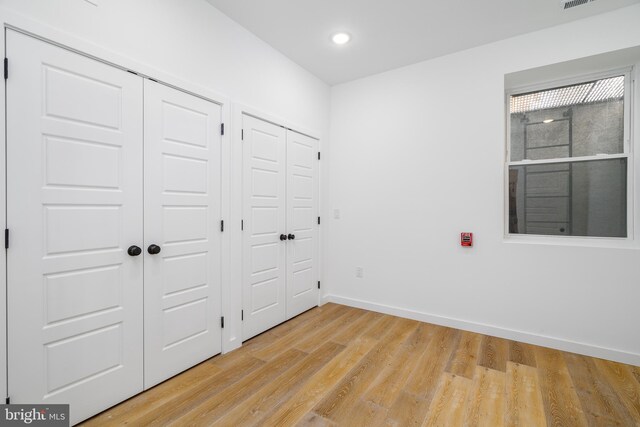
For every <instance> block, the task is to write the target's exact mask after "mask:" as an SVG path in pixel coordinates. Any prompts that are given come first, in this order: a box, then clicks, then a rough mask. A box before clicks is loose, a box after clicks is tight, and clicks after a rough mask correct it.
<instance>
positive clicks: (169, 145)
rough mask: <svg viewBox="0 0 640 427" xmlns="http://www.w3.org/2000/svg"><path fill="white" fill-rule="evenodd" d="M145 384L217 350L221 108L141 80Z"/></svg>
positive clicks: (218, 328) (147, 385)
mask: <svg viewBox="0 0 640 427" xmlns="http://www.w3.org/2000/svg"><path fill="white" fill-rule="evenodd" d="M144 84H145V86H144V91H145V96H144V116H145V118H144V120H145V125H144V132H145V134H144V153H145V154H144V157H145V174H144V175H145V179H144V193H145V196H144V197H145V203H144V207H145V211H144V235H145V247H144V252H145V253H144V256H145V268H144V273H145V276H144V292H145V293H144V299H145V305H144V318H145V323H144V333H145V337H144V340H145V358H144V372H145V388H148V387H151V386H153V385H155V384H157V383H159V382H161V381H163V380H165V379H167V378H169V377H171V376H173V375H175V374H177V373H179V372H181V371H183V370H185V369H187V368H189V367H191V366H193V365H195V364H196V363H199V362H201V361H203V360H205V359H207V358H209V357H211V356H214V355H215V354H217V353H220V350H221V326H220V311H221V303H220V280H221V276H220V256H221V247H220V245H221V236H220V234H221V232H220V219H221V209H220V201H221V192H220V188H221V183H220V176H221V170H220V167H221V164H220V159H221V157H220V156H221V142H222V140H221V138H222V137H221V136H220V123H221V107H220V105H218V104H214V103H212V102H209V101H206V100H204V99H201V98H198V97H196V96H193V95H189V94H187V93H184V92H181V91H178V90H176V89H173V88H170V87H168V86H165V85H162V84H159V83H155V82H153V81H150V80H145V83H144Z"/></svg>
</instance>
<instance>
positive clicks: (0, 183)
mask: <svg viewBox="0 0 640 427" xmlns="http://www.w3.org/2000/svg"><path fill="white" fill-rule="evenodd" d="M1 33H2V36H0V37H2V39H1V40H0V43H2V46H3V47H4V49H3V53H4V56H3V58H5V57H6V53H7V52H6V49H7V45H6V42H5V37H6V30H4V28H3V29H2V31H1ZM3 78H4V76H3ZM5 89H6V85H5V84H4V82H3V84H0V100H1V101H0V129H2V146H1V147H0V223H2V224H3V225H4V226H5V228H6V226H7V215H6V214H7V204H6V203H7V193H6V189H7V183H6V158H5V153H6V147H7V138H6V136H7V132H6V126H5V119H6V111H5V104H6V101H5V100H6V97H5ZM3 246H4V245H3ZM8 369H9V368H8V365H7V257H6V250H5V253H4V254H3V256H0V396H3V397H8V394H7V387H8V384H7V381H8V374H9V372H8Z"/></svg>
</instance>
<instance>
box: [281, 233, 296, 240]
mask: <svg viewBox="0 0 640 427" xmlns="http://www.w3.org/2000/svg"><path fill="white" fill-rule="evenodd" d="M295 238H296V235H295V234H289V235H286V234H281V235H280V240H283V241H284V240H287V239H288V240H294V239H295Z"/></svg>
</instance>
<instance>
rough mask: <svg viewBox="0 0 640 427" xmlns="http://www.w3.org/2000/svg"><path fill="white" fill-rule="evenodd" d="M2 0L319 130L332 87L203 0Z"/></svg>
mask: <svg viewBox="0 0 640 427" xmlns="http://www.w3.org/2000/svg"><path fill="white" fill-rule="evenodd" d="M92 1H93V2H95V3H97V4H98V6H93V5H92V4H90V3H89V2H87V1H86V0H28V1H24V0H0V6H4V7H5V8H7V9H9V10H12V11H15V12H18V13H20V14H23V15H25V16H27V17H29V18H31V19H34V20H38V21H41V22H43V23H45V24H47V25H50V26H52V27H54V28H57V29H61V30H62V31H64V32H66V33H69V34H71V35H73V36H76V37H79V38H81V39H84V40H87V41H90V42H93V43H95V44H96V45H99V46H100V47H102V48H106V49H109V50H112V51H114V52H117V53H118V54H119V55H122V56H127V57H130V58H132V59H134V60H135V61H137V62H140V63H144V64H147V65H149V66H151V67H154V68H157V69H159V70H162V71H164V72H166V73H169V74H172V75H175V76H177V77H179V78H181V79H182V80H185V81H190V82H193V83H195V84H198V85H201V86H204V87H206V88H209V89H211V90H214V91H216V92H218V93H221V94H223V95H226V96H227V97H229V98H231V99H232V100H233V101H234V102H239V103H243V104H248V105H251V106H252V107H255V108H257V109H259V110H264V111H265V112H266V113H269V114H272V115H274V116H278V117H282V118H284V119H286V120H289V121H291V122H294V123H299V124H300V125H301V126H305V127H308V128H311V129H314V130H316V131H319V132H324V131H326V130H327V129H328V114H329V87H328V86H327V85H326V84H325V83H323V82H322V81H320V80H319V79H318V78H316V77H314V76H313V75H311V74H310V73H309V72H307V71H306V70H304V69H302V68H301V67H300V66H298V65H296V64H295V63H293V62H292V61H290V60H289V59H287V58H286V57H285V56H284V55H282V54H280V53H279V52H277V51H276V50H275V49H273V48H272V47H270V46H269V45H267V44H266V43H264V42H263V41H261V40H260V39H258V38H257V37H255V36H254V35H253V34H251V33H250V32H249V31H247V30H246V29H244V28H243V27H241V26H239V25H238V24H236V23H235V22H234V21H232V20H231V19H230V18H228V17H227V16H226V15H224V14H222V13H221V12H220V11H218V10H217V9H215V8H214V7H212V6H211V5H210V4H209V3H207V2H206V1H205V0H135V1H131V0H92Z"/></svg>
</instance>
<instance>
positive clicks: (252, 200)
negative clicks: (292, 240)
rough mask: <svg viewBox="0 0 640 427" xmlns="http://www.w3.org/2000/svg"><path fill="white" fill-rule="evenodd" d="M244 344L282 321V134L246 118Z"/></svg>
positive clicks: (283, 132) (283, 133)
mask: <svg viewBox="0 0 640 427" xmlns="http://www.w3.org/2000/svg"><path fill="white" fill-rule="evenodd" d="M242 125H243V142H242V150H243V183H242V186H243V218H244V230H243V234H242V236H243V254H242V260H243V267H242V268H243V308H244V321H243V334H242V338H243V340H246V339H249V338H251V337H252V336H254V335H257V334H259V333H260V332H263V331H265V330H267V329H269V328H271V327H273V326H275V325H277V324H278V323H281V322H283V321H284V320H285V319H286V308H285V292H286V291H285V280H286V277H285V256H286V253H285V251H286V241H283V240H281V239H280V235H281V234H286V211H285V199H286V181H285V180H286V147H285V143H286V141H285V129H284V128H281V127H279V126H276V125H274V124H271V123H268V122H265V121H262V120H259V119H256V118H253V117H250V116H247V115H244V116H243V118H242Z"/></svg>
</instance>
